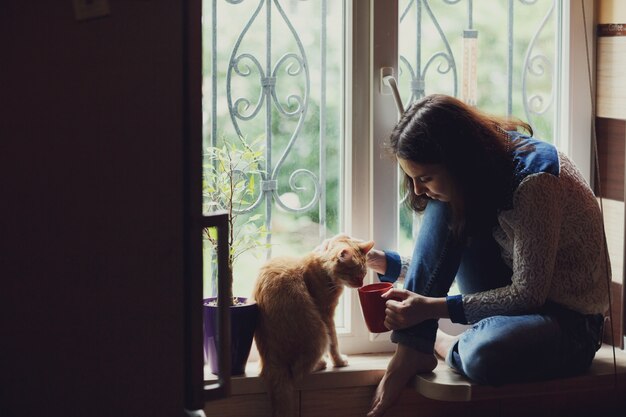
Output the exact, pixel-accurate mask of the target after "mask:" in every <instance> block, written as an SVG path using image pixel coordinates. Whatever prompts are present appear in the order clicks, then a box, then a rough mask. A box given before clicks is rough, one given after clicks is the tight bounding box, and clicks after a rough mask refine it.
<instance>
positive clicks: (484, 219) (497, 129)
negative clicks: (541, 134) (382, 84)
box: [387, 94, 533, 238]
mask: <svg viewBox="0 0 626 417" xmlns="http://www.w3.org/2000/svg"><path fill="white" fill-rule="evenodd" d="M515 130H525V131H527V132H528V133H529V134H530V135H532V134H533V131H532V128H531V127H530V125H529V124H528V123H525V122H522V121H521V120H519V119H515V118H503V117H498V116H493V115H489V114H486V113H483V112H481V111H480V110H478V109H476V108H474V107H471V106H468V105H467V104H465V103H463V102H462V101H460V100H458V99H456V98H454V97H450V96H447V95H442V94H433V95H429V96H426V97H424V98H422V99H421V100H419V101H417V102H415V103H413V104H412V105H411V106H410V107H409V108H408V109H407V110H406V111H405V112H404V114H403V115H402V118H401V119H400V121H399V122H398V124H397V125H396V126H395V128H394V129H393V131H392V132H391V135H390V137H389V141H388V144H387V148H388V150H389V151H390V152H391V154H392V155H394V156H395V157H397V158H401V159H405V160H408V161H412V162H414V163H417V164H440V165H443V166H444V168H445V169H446V170H447V171H448V173H449V174H450V176H451V178H452V180H453V182H454V184H453V187H452V189H453V195H452V196H451V201H450V204H451V208H452V219H451V224H450V228H451V229H452V231H453V232H454V233H455V235H456V236H457V237H459V238H462V237H467V236H471V235H472V234H474V233H475V232H477V231H479V230H484V228H485V227H490V226H493V225H495V221H496V216H497V213H498V211H499V210H501V209H503V208H504V206H505V205H506V204H507V203H506V202H507V201H508V200H509V199H510V196H511V193H512V186H513V182H512V180H513V159H512V156H511V152H510V146H511V139H510V138H509V135H508V134H507V131H515ZM403 187H404V189H405V190H406V193H407V198H406V204H407V205H408V206H409V208H410V209H412V210H415V211H418V212H420V211H423V210H424V209H425V208H426V205H427V204H428V201H429V198H428V197H427V196H426V195H416V194H415V193H414V191H413V190H414V188H413V180H412V179H411V178H410V177H409V176H407V175H405V176H404V184H403Z"/></svg>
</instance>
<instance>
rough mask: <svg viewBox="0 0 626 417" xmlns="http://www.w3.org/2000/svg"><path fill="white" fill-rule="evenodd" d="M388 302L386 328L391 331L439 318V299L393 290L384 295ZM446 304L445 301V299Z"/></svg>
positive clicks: (397, 289)
mask: <svg viewBox="0 0 626 417" xmlns="http://www.w3.org/2000/svg"><path fill="white" fill-rule="evenodd" d="M382 297H383V298H384V299H386V300H387V303H386V305H387V308H386V309H385V326H386V327H387V328H388V329H390V330H398V329H404V328H406V327H411V326H415V325H416V324H419V323H421V322H423V321H424V320H428V319H432V318H438V317H437V316H438V313H437V304H438V303H437V301H438V300H439V299H437V298H430V297H424V296H423V295H419V294H416V293H414V292H411V291H407V290H402V289H399V288H392V289H390V290H389V291H387V292H386V293H384V294H383V295H382ZM443 301H444V303H445V299H443Z"/></svg>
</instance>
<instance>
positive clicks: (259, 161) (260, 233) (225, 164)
mask: <svg viewBox="0 0 626 417" xmlns="http://www.w3.org/2000/svg"><path fill="white" fill-rule="evenodd" d="M263 163H264V158H263V149H262V146H261V140H260V139H258V140H256V141H254V142H252V143H248V142H247V141H246V140H245V139H244V138H242V137H238V138H237V139H236V140H230V141H229V140H223V144H222V145H221V146H210V147H208V148H207V149H206V154H205V163H204V178H203V185H202V188H203V190H202V191H203V210H204V211H205V212H211V211H214V210H226V211H227V213H228V219H229V226H230V227H229V237H228V243H229V247H230V253H229V257H228V266H229V268H228V270H229V274H228V277H227V279H228V281H229V282H228V288H229V293H228V295H227V298H228V299H229V300H231V309H230V312H231V360H232V361H231V374H232V375H241V374H243V373H244V372H245V365H246V362H247V360H248V356H249V354H250V349H251V346H252V340H253V337H254V331H255V328H256V323H257V320H258V308H257V305H256V303H254V302H252V301H250V300H249V299H248V298H247V297H245V296H237V295H235V296H234V295H233V266H234V264H235V261H236V260H237V258H238V257H239V256H241V255H242V254H244V253H246V252H249V251H258V250H260V249H263V248H266V247H267V243H265V238H266V236H267V229H266V228H265V226H263V225H259V224H257V221H258V219H259V218H260V215H249V214H248V213H247V210H248V209H249V208H250V207H251V206H252V205H253V204H254V202H255V200H256V197H258V195H257V194H258V191H256V188H257V186H256V184H260V183H258V182H257V181H256V179H258V177H261V176H262V175H263V171H262V170H261V168H262V165H263ZM204 238H205V241H206V242H207V243H208V244H209V247H210V248H212V249H213V250H214V249H215V248H216V247H217V235H216V231H215V230H214V229H211V228H209V229H205V231H204ZM213 259H214V257H213ZM213 269H215V268H213ZM214 287H215V288H217V287H216V286H214ZM203 309H204V349H205V359H206V361H207V362H208V364H209V365H210V368H211V371H212V372H213V373H214V374H217V373H218V369H217V354H216V347H215V337H216V334H217V332H216V330H217V329H215V323H216V319H215V317H216V315H217V301H216V297H210V298H206V299H205V300H204V307H203Z"/></svg>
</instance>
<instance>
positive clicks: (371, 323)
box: [359, 282, 393, 333]
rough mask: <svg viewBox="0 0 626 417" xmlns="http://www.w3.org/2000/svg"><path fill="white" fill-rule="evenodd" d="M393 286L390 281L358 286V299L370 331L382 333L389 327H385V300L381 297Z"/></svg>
mask: <svg viewBox="0 0 626 417" xmlns="http://www.w3.org/2000/svg"><path fill="white" fill-rule="evenodd" d="M391 288H393V284H392V283H391V282H377V283H375V284H369V285H364V286H362V287H361V288H359V301H360V302H361V311H362V312H363V318H365V324H366V325H367V328H368V329H369V331H370V332H372V333H384V332H388V331H389V329H388V328H386V327H385V308H386V307H385V303H386V302H387V300H385V299H384V298H382V297H381V295H383V294H384V293H386V292H387V291H389V290H390V289H391Z"/></svg>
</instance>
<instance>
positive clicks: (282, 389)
mask: <svg viewBox="0 0 626 417" xmlns="http://www.w3.org/2000/svg"><path fill="white" fill-rule="evenodd" d="M261 376H262V377H263V379H264V381H265V385H266V389H267V392H268V394H269V397H270V403H271V405H272V417H296V416H297V415H298V414H299V410H298V403H299V402H298V401H297V397H296V395H297V393H296V389H295V384H294V379H293V376H292V374H291V370H290V369H289V368H286V367H284V366H280V367H278V366H277V367H272V366H264V367H263V371H262V373H261Z"/></svg>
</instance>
